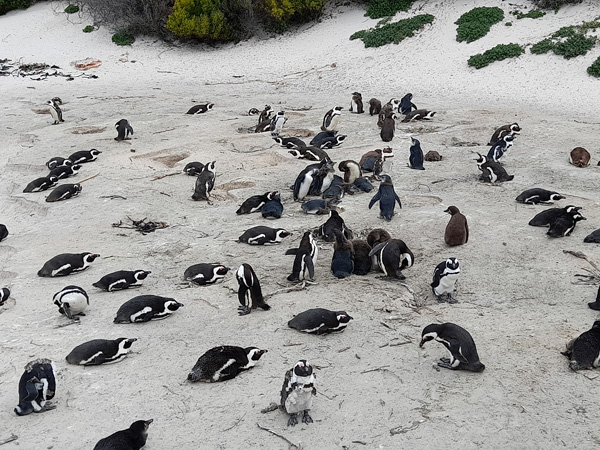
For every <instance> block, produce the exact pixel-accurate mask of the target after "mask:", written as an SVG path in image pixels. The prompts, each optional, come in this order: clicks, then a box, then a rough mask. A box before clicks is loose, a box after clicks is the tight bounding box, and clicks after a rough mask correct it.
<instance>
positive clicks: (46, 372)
mask: <svg viewBox="0 0 600 450" xmlns="http://www.w3.org/2000/svg"><path fill="white" fill-rule="evenodd" d="M55 393H56V368H55V367H54V363H53V362H52V361H51V360H49V359H45V358H44V359H36V360H34V361H30V362H29V363H28V364H27V365H26V366H25V372H23V375H21V379H20V380H19V404H18V405H17V407H16V408H15V410H14V411H15V414H16V415H17V416H26V415H28V414H31V413H32V412H36V413H39V412H44V411H50V410H52V409H55V408H56V406H54V405H50V403H49V402H48V401H49V400H52V399H53V398H54V395H55Z"/></svg>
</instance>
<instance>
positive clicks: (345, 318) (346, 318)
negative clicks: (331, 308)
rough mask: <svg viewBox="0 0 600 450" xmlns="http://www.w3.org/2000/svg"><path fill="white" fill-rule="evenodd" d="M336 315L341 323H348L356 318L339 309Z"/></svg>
mask: <svg viewBox="0 0 600 450" xmlns="http://www.w3.org/2000/svg"><path fill="white" fill-rule="evenodd" d="M335 315H336V317H337V320H338V322H339V323H348V322H350V321H351V320H352V319H354V317H352V316H350V314H348V313H347V312H346V311H338V312H336V313H335Z"/></svg>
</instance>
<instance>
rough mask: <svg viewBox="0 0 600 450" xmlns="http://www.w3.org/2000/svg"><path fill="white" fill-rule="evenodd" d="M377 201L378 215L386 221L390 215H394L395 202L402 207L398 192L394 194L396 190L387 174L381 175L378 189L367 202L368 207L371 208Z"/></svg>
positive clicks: (389, 218)
mask: <svg viewBox="0 0 600 450" xmlns="http://www.w3.org/2000/svg"><path fill="white" fill-rule="evenodd" d="M377 202H379V211H380V217H381V218H382V219H385V220H387V221H388V222H389V221H390V220H392V217H393V216H394V209H395V206H396V203H398V206H399V207H400V208H402V203H401V202H400V198H399V197H398V194H396V191H395V190H394V185H393V183H392V179H391V178H390V176H389V175H382V176H381V183H380V184H379V190H378V191H377V194H375V195H374V196H373V198H372V199H371V201H370V202H369V209H371V208H372V207H373V205H374V204H375V203H377Z"/></svg>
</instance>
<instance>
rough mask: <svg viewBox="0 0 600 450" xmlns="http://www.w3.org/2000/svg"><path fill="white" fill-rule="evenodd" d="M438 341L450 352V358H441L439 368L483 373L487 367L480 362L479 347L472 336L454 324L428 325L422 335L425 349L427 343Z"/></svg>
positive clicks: (422, 343) (421, 344)
mask: <svg viewBox="0 0 600 450" xmlns="http://www.w3.org/2000/svg"><path fill="white" fill-rule="evenodd" d="M431 340H436V341H438V342H441V343H442V344H443V345H444V347H446V348H447V349H448V351H449V352H450V358H440V362H438V363H437V364H438V366H440V367H443V368H445V369H452V370H468V371H470V372H483V371H484V370H485V366H484V365H483V364H482V363H481V362H480V361H479V355H478V354H477V347H476V346H475V341H473V337H472V336H471V334H470V333H469V332H468V331H467V330H465V329H464V328H462V327H460V326H458V325H456V324H454V323H442V324H437V323H432V324H431V325H427V326H426V327H425V328H424V329H423V332H422V334H421V343H420V344H419V347H423V345H425V342H428V341H431Z"/></svg>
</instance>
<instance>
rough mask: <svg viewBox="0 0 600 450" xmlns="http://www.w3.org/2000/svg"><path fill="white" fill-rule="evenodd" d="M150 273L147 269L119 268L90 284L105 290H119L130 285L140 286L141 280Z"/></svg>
mask: <svg viewBox="0 0 600 450" xmlns="http://www.w3.org/2000/svg"><path fill="white" fill-rule="evenodd" d="M151 273H152V272H150V271H149V270H119V271H117V272H112V273H109V274H108V275H104V276H103V277H102V278H100V280H98V281H96V282H95V283H94V284H92V286H95V287H97V288H100V289H103V290H105V291H107V292H114V291H120V290H123V289H127V288H130V287H138V286H141V285H142V281H143V280H145V279H146V277H147V276H148V275H150V274H151Z"/></svg>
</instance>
